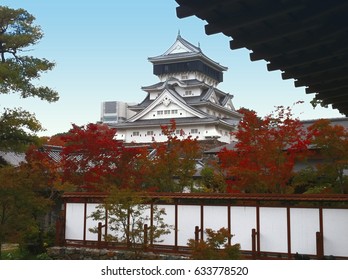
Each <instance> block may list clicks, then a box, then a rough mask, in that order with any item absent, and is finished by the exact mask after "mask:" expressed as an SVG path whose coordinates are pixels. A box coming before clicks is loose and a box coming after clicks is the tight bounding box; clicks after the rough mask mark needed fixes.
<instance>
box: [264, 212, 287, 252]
mask: <svg viewBox="0 0 348 280" xmlns="http://www.w3.org/2000/svg"><path fill="white" fill-rule="evenodd" d="M260 249H261V251H265V252H280V253H286V252H287V251H288V248H287V216H286V208H276V207H260Z"/></svg>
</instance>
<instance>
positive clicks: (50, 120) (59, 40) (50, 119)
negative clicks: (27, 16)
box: [0, 0, 344, 136]
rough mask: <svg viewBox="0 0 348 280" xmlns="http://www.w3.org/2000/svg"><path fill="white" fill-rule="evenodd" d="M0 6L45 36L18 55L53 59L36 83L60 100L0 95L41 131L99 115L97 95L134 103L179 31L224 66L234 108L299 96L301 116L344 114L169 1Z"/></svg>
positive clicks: (2, 0)
mask: <svg viewBox="0 0 348 280" xmlns="http://www.w3.org/2000/svg"><path fill="white" fill-rule="evenodd" d="M0 5H2V6H8V7H10V8H16V9H17V8H23V9H25V10H27V11H28V12H29V13H31V14H32V15H33V16H35V17H36V21H35V24H36V25H39V26H41V29H42V31H43V33H44V37H43V38H42V39H41V41H40V42H39V43H38V44H37V45H35V46H33V47H31V48H30V50H27V52H25V55H32V56H35V57H38V58H46V59H48V60H50V61H52V62H55V63H56V66H55V68H54V69H53V70H52V71H50V72H47V73H45V74H43V75H42V77H41V79H40V80H39V81H37V82H36V83H37V84H40V85H44V86H48V87H51V88H53V89H55V90H56V91H58V93H59V96H60V99H59V101H57V102H55V103H48V102H46V101H42V100H40V99H38V98H26V99H22V98H20V97H19V95H18V94H12V95H0V108H5V107H6V108H13V107H22V108H23V109H25V110H28V111H30V112H32V113H35V115H36V117H37V119H38V120H39V121H40V122H41V124H42V125H43V127H44V128H45V129H46V130H45V131H43V132H40V133H39V135H40V136H51V135H54V134H57V133H61V132H66V131H68V130H69V129H70V128H71V125H72V124H77V125H86V124H88V123H95V122H97V121H99V120H100V112H101V103H102V102H103V101H124V102H132V103H134V102H135V103H140V102H141V101H142V100H143V99H144V98H145V96H146V93H145V92H144V91H142V90H141V87H142V86H149V85H152V84H155V83H157V82H158V81H159V79H158V77H156V76H155V75H153V73H152V64H151V63H150V62H149V61H148V58H149V57H153V56H157V55H161V54H163V53H164V52H165V51H166V50H167V49H169V48H170V46H171V45H172V44H173V43H174V42H175V39H176V37H177V35H178V32H179V31H180V34H181V36H182V37H183V38H184V39H186V40H187V41H189V42H191V43H192V44H194V45H198V44H200V47H201V49H202V51H203V53H204V54H205V55H207V56H208V57H210V58H211V59H213V60H215V61H217V62H219V63H220V64H222V65H224V66H227V67H228V70H227V71H226V72H225V73H224V81H223V82H222V83H220V84H219V85H218V88H219V89H220V90H222V91H224V92H227V93H230V94H232V95H233V96H234V98H233V100H232V101H233V103H234V106H235V107H236V109H238V108H240V107H245V108H249V109H252V110H255V111H256V112H257V113H258V115H259V116H265V115H267V114H269V113H271V112H272V111H274V109H275V106H280V105H283V106H292V105H293V104H294V103H296V102H297V101H304V103H303V104H300V105H296V106H295V107H294V109H293V113H294V116H295V117H297V118H299V119H301V120H308V119H318V118H336V117H344V116H343V115H342V114H340V113H339V112H338V110H335V109H332V108H331V106H330V107H329V108H322V107H317V108H315V109H313V107H312V105H311V104H310V101H311V100H312V99H313V98H314V94H306V93H305V87H300V88H296V87H295V86H294V80H293V79H290V80H282V78H281V72H280V71H272V72H269V71H267V67H266V64H267V63H266V61H256V62H252V61H250V58H249V53H250V51H249V50H247V49H239V50H231V49H230V48H229V41H230V40H231V38H229V37H227V36H225V35H223V34H221V33H219V34H215V35H209V36H208V35H206V34H205V32H204V26H205V24H206V22H205V21H202V20H201V19H199V18H197V17H195V16H192V17H188V18H184V19H179V18H178V17H177V15H176V7H178V4H177V3H176V2H175V1H174V0H166V1H164V0H148V1H140V0H128V1H115V0H98V1H91V0H84V1H73V0H69V1H68V0H49V1H48V0H0Z"/></svg>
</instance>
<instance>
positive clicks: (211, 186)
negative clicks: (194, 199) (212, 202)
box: [201, 166, 226, 192]
mask: <svg viewBox="0 0 348 280" xmlns="http://www.w3.org/2000/svg"><path fill="white" fill-rule="evenodd" d="M201 186H202V187H203V190H204V191H206V192H225V191H226V181H225V178H224V176H223V174H222V173H221V172H219V170H218V169H214V168H212V167H208V166H205V167H204V168H203V169H202V171H201Z"/></svg>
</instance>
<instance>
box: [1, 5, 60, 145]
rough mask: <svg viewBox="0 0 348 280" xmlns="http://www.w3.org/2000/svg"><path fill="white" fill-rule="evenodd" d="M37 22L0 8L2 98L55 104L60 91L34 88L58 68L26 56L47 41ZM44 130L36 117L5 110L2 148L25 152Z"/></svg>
mask: <svg viewBox="0 0 348 280" xmlns="http://www.w3.org/2000/svg"><path fill="white" fill-rule="evenodd" d="M34 20H35V17H34V16H33V15H31V14H29V13H28V12H27V11H25V10H24V9H11V8H9V7H6V6H0V94H13V93H16V94H19V95H20V96H21V97H22V98H27V97H38V98H40V99H41V100H46V101H48V102H55V101H57V100H58V93H57V92H56V91H54V90H52V89H50V88H48V87H45V86H39V85H37V84H34V81H36V80H38V79H39V78H40V77H41V74H42V73H44V72H47V71H49V70H52V68H53V67H54V65H55V64H54V63H52V62H50V61H48V60H47V59H44V58H43V59H40V58H36V57H33V56H28V55H25V54H27V52H28V48H29V47H32V46H33V45H35V44H37V43H38V42H39V41H40V39H41V38H42V37H43V32H42V31H41V28H40V27H39V26H37V25H34ZM40 130H42V127H41V124H40V123H39V121H38V120H37V119H36V118H35V115H33V114H31V113H29V112H27V111H25V110H22V109H20V108H12V109H9V108H4V112H2V113H1V114H0V131H1V133H0V143H1V144H0V148H1V149H6V150H9V149H17V150H18V149H19V148H23V144H28V143H32V142H35V141H36V140H37V139H36V137H35V133H36V132H38V131H40ZM28 131H29V132H28Z"/></svg>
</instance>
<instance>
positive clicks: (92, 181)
mask: <svg viewBox="0 0 348 280" xmlns="http://www.w3.org/2000/svg"><path fill="white" fill-rule="evenodd" d="M115 133H116V130H115V129H113V128H110V127H108V126H107V125H102V124H92V123H90V124H87V125H86V126H81V127H80V126H77V125H73V128H72V129H71V130H70V131H69V133H68V134H66V135H65V136H63V137H62V139H63V141H64V142H65V146H64V147H63V151H62V169H63V178H64V179H65V180H68V181H70V182H71V183H73V184H75V185H77V186H80V187H82V188H83V189H92V190H95V188H101V189H103V190H106V189H107V188H108V187H110V186H116V187H119V188H137V187H139V186H140V185H141V182H140V180H141V178H142V176H141V172H142V169H141V166H140V164H139V162H140V159H142V158H144V157H146V152H147V151H146V149H144V148H141V147H139V148H135V147H132V148H130V147H125V145H124V144H123V142H121V141H119V140H116V139H114V136H115Z"/></svg>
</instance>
